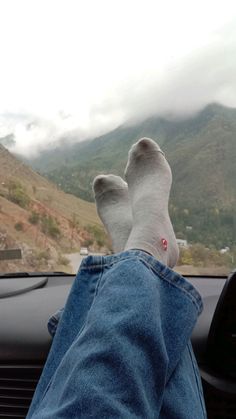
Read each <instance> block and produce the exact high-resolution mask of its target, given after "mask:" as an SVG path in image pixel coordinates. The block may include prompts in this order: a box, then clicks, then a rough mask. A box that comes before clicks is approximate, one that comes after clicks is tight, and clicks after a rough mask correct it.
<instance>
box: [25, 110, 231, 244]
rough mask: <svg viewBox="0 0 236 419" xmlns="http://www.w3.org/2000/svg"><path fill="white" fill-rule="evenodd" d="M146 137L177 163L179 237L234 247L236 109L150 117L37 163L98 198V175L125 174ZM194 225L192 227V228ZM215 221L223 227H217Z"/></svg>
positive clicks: (71, 188)
mask: <svg viewBox="0 0 236 419" xmlns="http://www.w3.org/2000/svg"><path fill="white" fill-rule="evenodd" d="M143 136H147V137H152V138H153V139H154V140H156V141H158V143H159V144H160V146H161V147H162V149H163V151H164V152H165V154H166V156H167V159H168V161H169V162H170V165H171V167H172V172H173V186H172V192H171V199H170V213H171V217H172V219H173V222H174V226H175V230H176V232H177V234H178V236H179V237H180V238H181V237H183V238H187V239H188V240H189V241H193V242H202V243H203V242H204V243H206V244H207V245H215V246H217V247H224V246H226V245H230V246H233V245H234V243H235V239H234V237H235V236H236V220H235V211H234V208H235V206H236V165H235V161H236V109H234V108H226V107H224V106H222V105H218V104H211V105H208V106H207V107H206V108H204V109H203V110H202V111H201V112H199V113H198V114H197V115H195V116H192V117H191V118H188V119H185V120H184V119H181V120H174V119H172V120H165V119H164V118H160V117H155V118H149V119H148V120H146V121H144V122H143V123H141V124H137V125H135V126H131V127H129V126H122V127H119V128H116V129H115V130H114V131H111V132H109V133H107V134H105V135H103V136H100V137H98V138H96V139H93V140H89V141H87V142H83V143H78V144H74V145H72V146H68V148H67V149H66V150H65V148H61V149H58V150H57V149H55V150H53V151H47V152H45V153H43V154H42V155H41V157H38V158H37V159H35V160H32V161H31V164H32V166H33V167H34V168H36V169H37V170H39V169H40V171H42V173H44V174H46V176H47V177H48V178H49V179H51V180H52V181H54V182H56V183H57V185H59V186H60V187H62V188H63V189H64V190H65V191H67V192H69V193H73V194H75V195H77V196H80V197H83V198H84V199H87V200H90V201H92V200H93V196H92V193H91V183H92V180H93V178H94V177H95V176H96V175H97V174H99V173H110V172H112V173H114V174H117V175H121V176H123V171H124V168H125V164H126V160H127V153H128V150H129V148H130V146H131V145H132V144H133V143H134V142H135V141H137V140H138V139H139V138H140V137H143ZM40 159H41V160H40ZM40 161H41V163H42V162H43V164H42V165H40ZM55 167H56V168H55ZM45 168H46V169H47V171H46V172H45ZM184 212H185V215H184V216H183V213H184ZM186 213H189V214H190V215H189V217H187V216H186ZM216 214H218V215H216ZM187 218H188V219H187ZM189 225H190V227H192V230H188V231H187V230H186V227H187V226H189ZM214 225H217V226H218V227H217V231H214Z"/></svg>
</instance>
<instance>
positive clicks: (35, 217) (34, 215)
mask: <svg viewBox="0 0 236 419" xmlns="http://www.w3.org/2000/svg"><path fill="white" fill-rule="evenodd" d="M39 219H40V215H39V214H38V213H37V212H35V211H33V212H32V213H31V214H30V216H29V218H28V220H29V222H30V223H31V224H38V223H39Z"/></svg>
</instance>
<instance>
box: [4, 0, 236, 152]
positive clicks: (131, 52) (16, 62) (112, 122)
mask: <svg viewBox="0 0 236 419" xmlns="http://www.w3.org/2000/svg"><path fill="white" fill-rule="evenodd" d="M86 3H88V4H87V5H82V2H75V1H71V3H70V7H68V6H67V3H66V2H65V1H64V0H63V1H62V2H60V5H58V2H54V1H53V0H52V2H50V5H48V3H47V4H46V2H44V1H42V2H40V4H39V3H38V4H37V6H35V4H34V5H32V2H30V1H28V0H23V1H22V2H21V3H20V5H17V4H18V3H17V2H16V9H17V10H15V13H14V15H12V10H11V7H10V6H7V5H6V6H2V5H1V6H0V13H1V16H2V17H3V24H2V26H1V28H0V44H1V47H2V48H1V57H2V62H3V63H4V65H3V66H1V70H0V89H1V98H0V138H2V139H4V138H5V137H7V136H9V135H11V140H12V138H13V139H14V141H15V142H14V144H13V142H12V141H11V144H9V145H8V146H9V147H10V149H11V150H12V151H15V152H17V153H20V154H25V155H27V156H31V155H35V154H37V152H38V151H39V150H40V149H44V148H48V147H50V146H52V145H55V142H58V141H60V140H61V139H62V138H63V139H64V141H65V139H66V141H70V139H71V138H73V141H78V142H79V141H82V140H84V139H88V138H94V137H96V136H99V135H102V134H104V133H106V132H109V131H111V130H112V129H114V128H116V127H117V126H119V125H121V124H124V123H125V124H128V125H132V124H134V123H137V122H140V121H142V120H145V119H147V118H148V117H150V116H154V115H159V116H164V117H165V118H167V119H168V118H169V119H173V118H185V117H186V116H190V115H192V114H194V113H196V112H198V111H199V110H201V109H202V108H204V106H206V105H207V104H208V103H212V102H218V103H221V104H223V105H226V106H231V107H236V54H235V51H236V24H235V23H236V4H235V2H232V1H228V2H223V1H219V2H217V4H216V2H213V1H211V0H206V1H199V2H198V5H197V7H196V4H195V3H194V4H192V5H191V4H189V3H191V1H190V2H187V1H185V0H181V1H180V2H178V5H173V2H170V1H166V2H165V5H161V3H160V4H159V2H156V1H152V0H146V1H145V2H144V1H141V2H139V3H140V4H137V2H133V1H131V0H129V1H126V2H125V1H121V2H119V5H118V4H117V5H116V6H114V5H111V4H110V3H111V2H109V1H106V0H101V2H99V5H97V4H95V2H93V1H92V0H89V1H88V2H86ZM194 5H195V6H194ZM193 6H194V7H193ZM35 7H36V9H35ZM91 7H92V10H93V15H91V11H90V10H91ZM25 10H27V19H26V14H25ZM45 10H47V13H46V14H45ZM55 10H56V12H57V13H56V14H55ZM16 17H17V18H16ZM9 22H11V32H10V31H9V30H8V29H9ZM42 27H43V31H42ZM6 33H7V37H6V36H5V37H4V35H5V34H6ZM16 34H17V36H16ZM3 39H4V42H3ZM3 141H5V140H3ZM5 145H7V144H5Z"/></svg>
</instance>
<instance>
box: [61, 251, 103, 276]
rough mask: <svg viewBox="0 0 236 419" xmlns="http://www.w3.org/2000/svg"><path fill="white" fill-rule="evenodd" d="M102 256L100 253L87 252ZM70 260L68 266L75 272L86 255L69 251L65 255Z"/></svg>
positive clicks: (91, 254) (90, 254)
mask: <svg viewBox="0 0 236 419" xmlns="http://www.w3.org/2000/svg"><path fill="white" fill-rule="evenodd" d="M96 255H99V256H102V253H89V256H96ZM65 256H66V257H67V259H69V261H70V266H71V268H72V272H73V273H77V271H78V269H79V266H80V264H81V262H82V260H83V259H84V258H86V257H87V256H81V255H80V254H79V253H69V254H66V255H65Z"/></svg>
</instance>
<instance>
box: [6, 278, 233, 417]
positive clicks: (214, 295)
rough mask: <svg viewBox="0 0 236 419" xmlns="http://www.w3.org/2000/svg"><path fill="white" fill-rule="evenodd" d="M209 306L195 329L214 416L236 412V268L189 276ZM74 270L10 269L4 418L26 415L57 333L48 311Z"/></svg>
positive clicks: (56, 305)
mask: <svg viewBox="0 0 236 419" xmlns="http://www.w3.org/2000/svg"><path fill="white" fill-rule="evenodd" d="M186 278H187V280H188V281H190V282H191V283H192V284H193V285H194V286H195V287H196V289H197V290H198V291H199V292H200V294H201V296H202V298H203V303H204V310H203V312H202V314H201V315H200V317H199V319H198V322H197V324H196V326H195V328H194V330H193V333H192V338H191V340H192V345H193V349H194V352H195V355H196V358H197V362H198V366H199V369H200V373H201V378H202V383H203V389H204V397H205V401H206V407H207V414H208V418H209V419H230V418H235V417H236V361H235V349H236V329H235V324H236V323H235V322H236V318H235V303H234V301H235V297H236V272H233V273H232V274H231V275H230V276H229V277H228V278H227V277H226V276H219V277H213V276H186ZM73 279H74V275H69V274H65V273H62V272H55V273H52V272H49V273H47V272H44V273H33V274H26V273H23V272H22V273H20V274H5V275H2V276H1V279H0V280H1V291H0V299H1V303H0V318H1V323H0V342H1V345H0V418H3V419H13V418H14V419H20V418H25V417H26V414H27V411H28V408H29V405H30V402H31V400H32V397H33V394H34V391H35V388H36V386H37V382H38V380H39V377H40V374H41V372H42V369H43V366H44V363H45V360H46V358H47V354H48V351H49V350H50V345H51V342H52V338H51V336H50V335H49V332H48V330H47V322H48V319H49V317H50V316H51V315H52V314H53V313H54V312H56V311H57V310H58V309H60V308H62V307H63V305H64V303H65V300H66V298H67V295H68V293H69V291H70V288H71V285H72V283H73Z"/></svg>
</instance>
